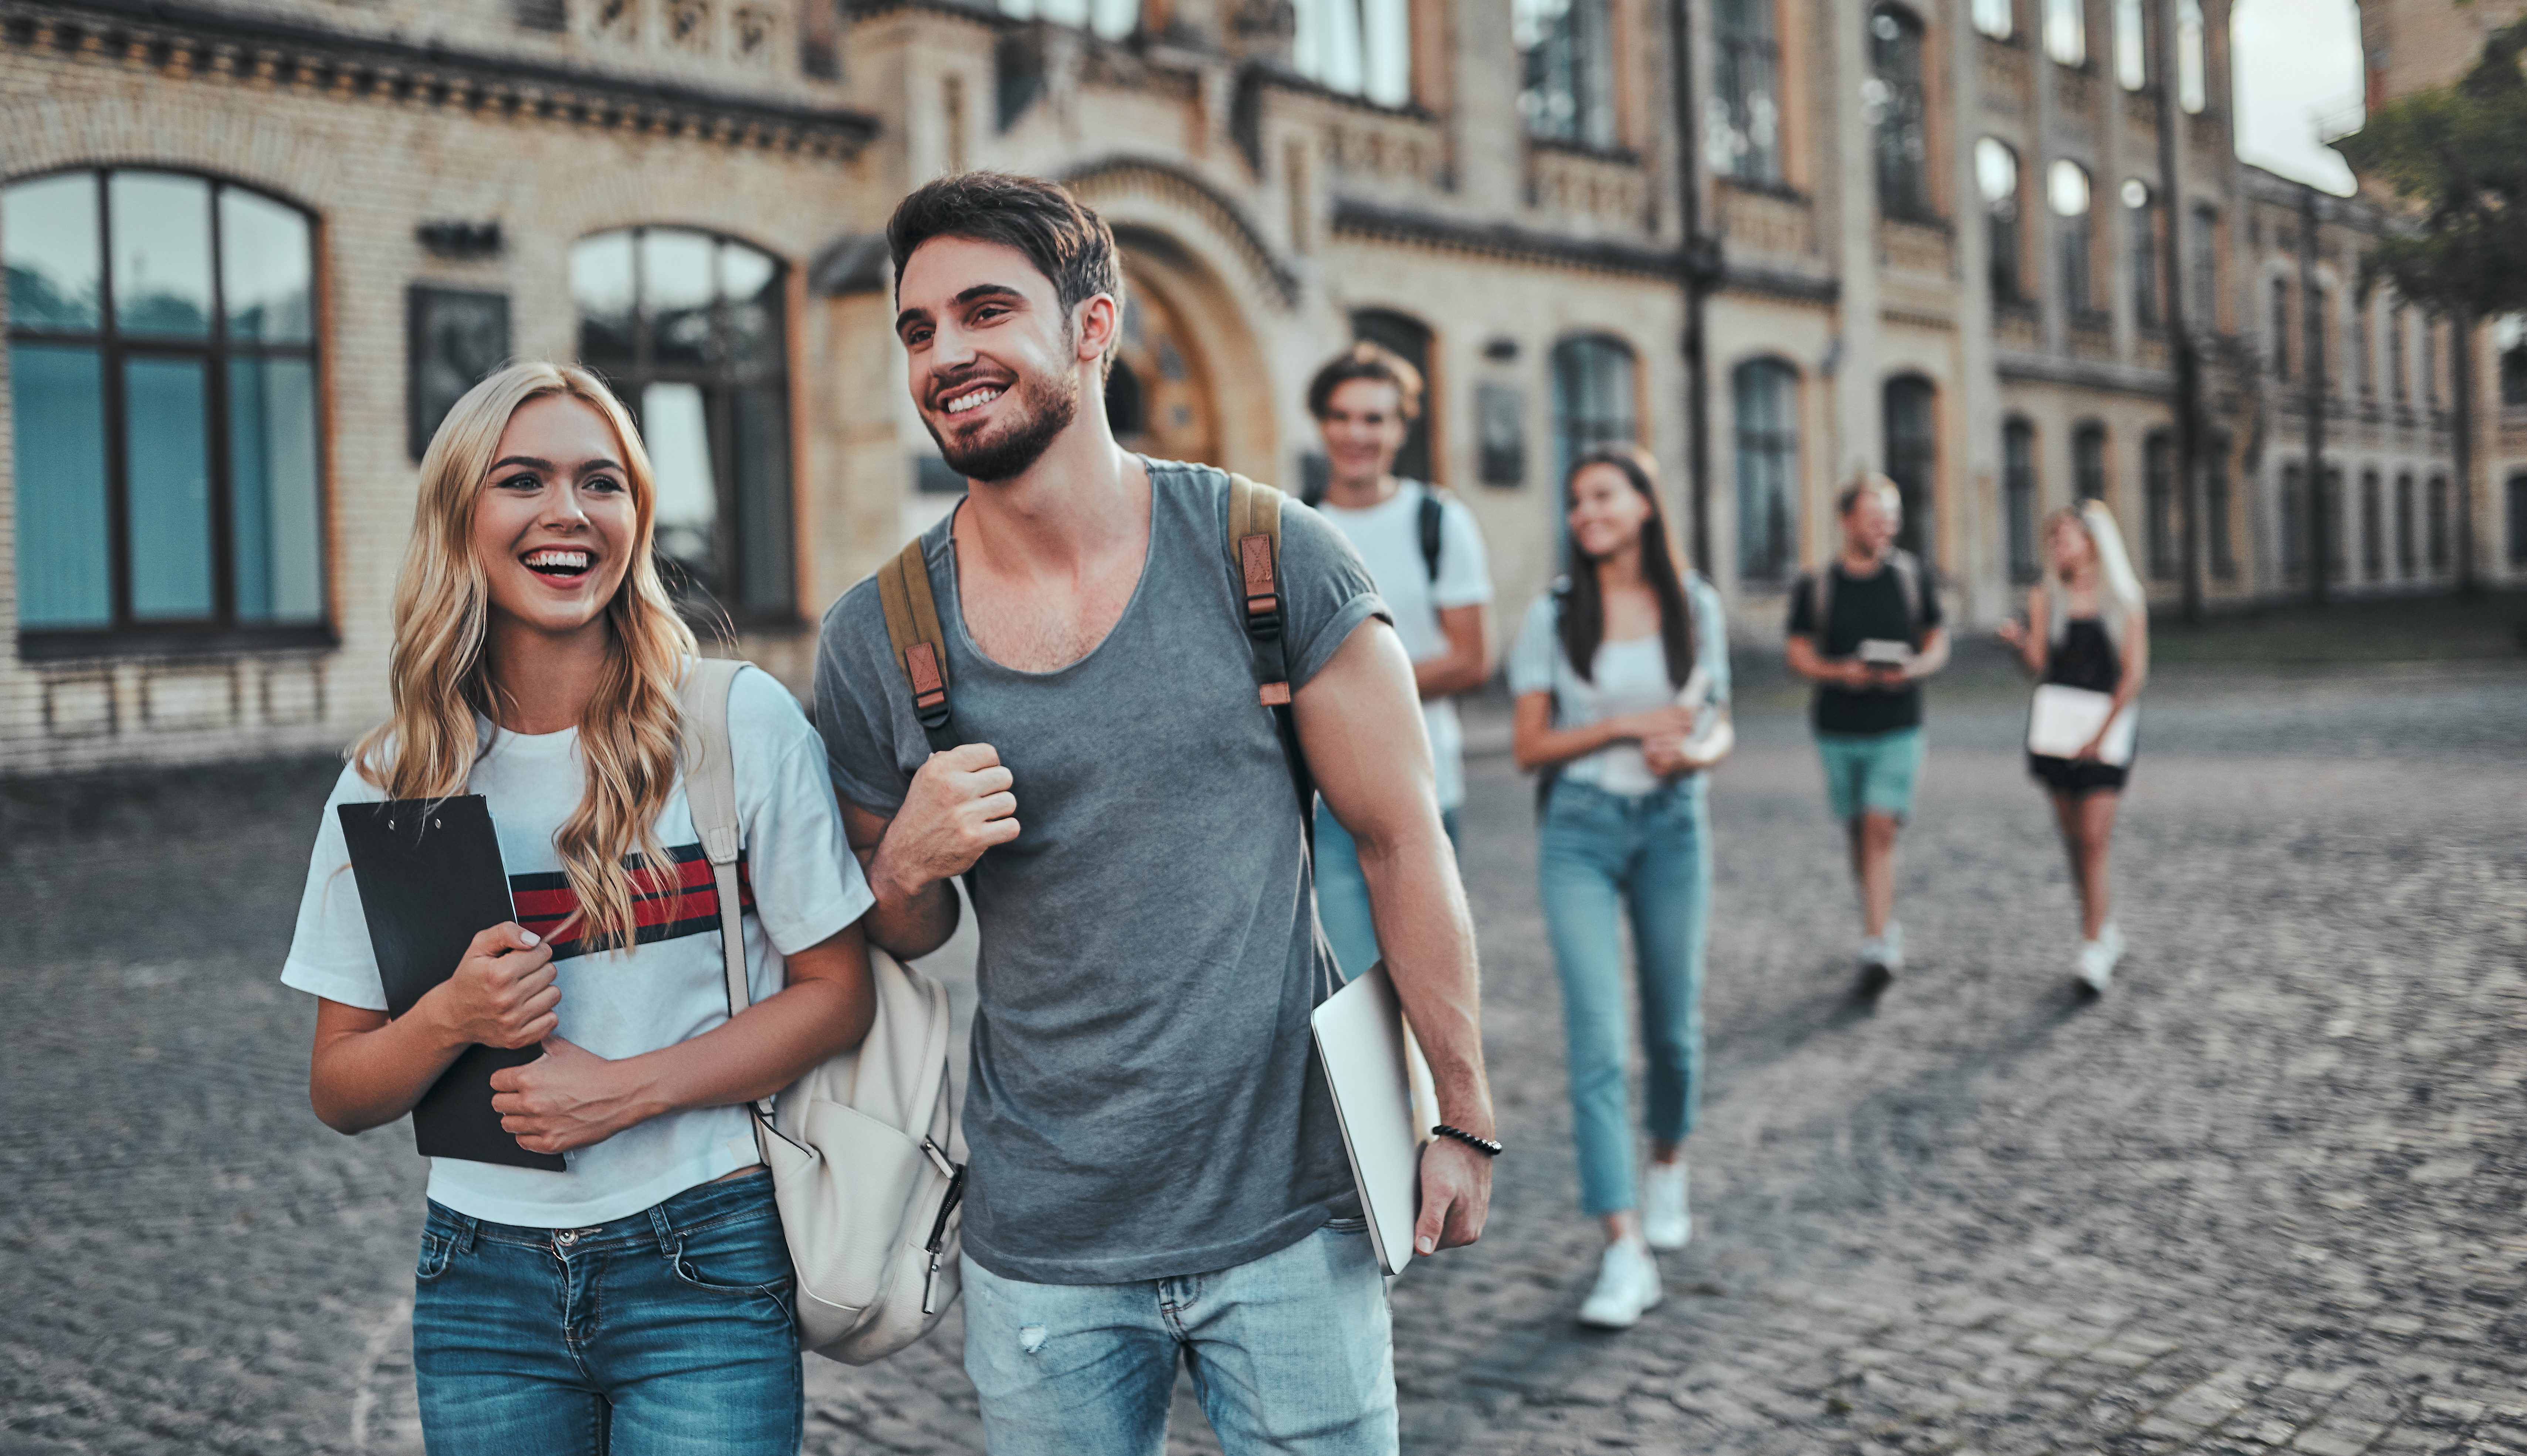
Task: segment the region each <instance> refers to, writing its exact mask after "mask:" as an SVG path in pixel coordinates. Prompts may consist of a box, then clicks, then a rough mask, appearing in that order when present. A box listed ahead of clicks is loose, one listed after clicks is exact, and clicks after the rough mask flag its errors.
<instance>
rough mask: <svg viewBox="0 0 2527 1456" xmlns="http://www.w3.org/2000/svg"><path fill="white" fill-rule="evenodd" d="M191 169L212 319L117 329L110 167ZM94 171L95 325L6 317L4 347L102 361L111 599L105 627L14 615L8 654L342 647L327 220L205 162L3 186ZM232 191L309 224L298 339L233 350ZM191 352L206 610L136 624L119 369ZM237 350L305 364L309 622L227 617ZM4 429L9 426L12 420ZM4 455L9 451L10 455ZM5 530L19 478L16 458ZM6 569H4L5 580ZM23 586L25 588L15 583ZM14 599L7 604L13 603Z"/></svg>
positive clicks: (83, 167) (232, 568)
mask: <svg viewBox="0 0 2527 1456" xmlns="http://www.w3.org/2000/svg"><path fill="white" fill-rule="evenodd" d="M118 173H124V174H141V175H151V176H180V177H189V178H192V179H194V180H197V181H200V182H201V183H203V185H204V187H205V189H206V199H205V206H206V209H207V212H208V214H209V219H208V221H209V231H208V237H209V242H210V255H209V273H210V279H209V281H210V295H209V314H210V318H209V324H210V326H209V328H208V330H207V331H206V332H205V333H204V334H203V335H202V336H201V337H200V338H198V339H194V338H187V337H182V336H179V335H161V334H142V335H138V336H137V337H133V336H129V335H127V334H126V333H125V331H124V329H123V326H122V325H121V323H120V321H119V320H118V319H117V318H116V317H115V280H114V273H115V267H114V241H115V240H114V226H113V224H114V200H113V190H114V189H113V178H114V176H115V175H116V174H118ZM81 175H84V176H91V177H93V178H95V183H94V185H95V189H96V208H97V214H96V223H97V265H98V273H97V324H96V327H95V328H93V329H85V330H82V329H61V328H38V327H33V326H26V325H23V324H20V323H19V322H18V321H17V320H16V319H15V318H12V319H10V320H9V321H8V326H7V327H6V329H5V330H4V331H0V333H5V337H0V347H7V348H9V349H11V350H15V349H16V348H17V346H19V345H20V344H34V345H51V346H54V347H66V348H85V349H93V350H95V353H96V360H97V370H98V416H99V421H100V426H101V428H102V430H103V439H102V441H101V443H102V445H103V447H104V460H103V462H102V464H103V469H104V476H105V507H106V523H105V531H106V573H107V601H108V612H109V614H110V616H111V621H110V622H109V623H108V624H107V625H106V626H104V627H34V628H29V627H26V626H25V625H24V624H23V620H22V621H21V623H20V625H19V627H18V628H17V637H18V657H19V659H20V660H21V661H25V662H43V661H59V660H64V659H72V658H104V657H143V656H159V655H168V656H208V655H219V654H227V653H237V652H264V651H285V650H288V649H291V648H331V647H335V646H338V645H340V642H341V636H340V633H339V630H338V628H337V625H336V622H335V601H334V572H333V566H334V561H333V551H332V549H331V548H332V544H333V534H332V530H333V504H334V503H333V474H332V465H331V453H332V452H331V448H330V447H331V445H332V439H331V428H330V426H331V423H332V419H333V408H332V399H331V393H332V391H331V388H330V380H329V378H328V377H327V373H326V361H327V358H328V356H329V353H330V351H329V350H328V349H327V348H326V347H325V332H326V320H327V313H328V311H327V307H326V291H327V290H326V271H325V224H324V218H323V216H322V215H321V214H319V213H318V212H317V211H316V210H315V209H313V208H310V207H307V206H305V205H304V204H302V203H300V202H298V201H297V200H295V199H294V198H290V197H287V196H284V195H283V194H281V193H279V192H275V191H272V190H270V189H269V188H266V187H261V186H257V185H255V184H254V183H251V182H245V181H240V180H238V179H236V178H234V177H232V176H228V175H226V174H224V173H218V172H213V171H211V170H209V169H207V168H199V167H183V166H163V165H132V164H124V163H81V164H77V165H74V166H69V167H55V168H48V169H46V170H43V171H40V172H30V173H26V174H24V175H21V176H12V177H9V178H7V179H6V180H5V181H4V182H0V190H6V189H8V188H15V187H19V186H23V185H25V184H26V183H29V182H38V181H43V180H46V179H48V178H52V177H59V176H81ZM230 189H233V190H235V191H239V192H243V193H245V194H247V195H249V196H252V197H255V198H258V199H260V200H262V201H264V202H268V203H271V204H273V205H275V206H277V207H282V208H285V209H287V210H288V211H290V212H291V213H294V214H296V215H297V216H298V217H299V218H300V219H302V220H303V221H304V222H305V223H306V225H307V267H308V275H307V290H308V321H307V337H306V339H305V340H303V341H293V342H286V343H267V342H263V341H246V342H244V343H243V344H242V346H240V343H239V341H237V340H234V339H232V337H231V336H230V331H229V310H228V270H227V268H225V267H224V266H223V264H224V261H225V260H224V255H223V251H222V249H223V245H224V241H225V239H224V237H223V232H224V229H225V222H224V220H223V218H222V216H221V207H220V196H221V193H222V192H223V191H226V190H230ZM135 357H137V358H142V359H182V360H189V361H199V363H200V364H201V367H202V450H203V459H204V466H205V478H206V484H207V489H208V494H209V499H208V501H207V502H206V516H207V523H208V530H209V535H210V541H209V547H210V568H211V611H210V614H209V615H208V616H207V617H204V618H200V619H191V620H147V621H144V620H141V619H138V618H135V617H134V616H133V615H132V606H131V593H132V577H133V571H132V564H131V472H130V458H129V457H130V428H131V416H130V401H129V398H128V397H127V390H126V388H125V378H124V374H125V368H124V367H125V365H126V363H127V362H128V361H129V360H130V359H132V358H135ZM237 359H292V360H301V361H304V362H305V364H306V365H307V371H308V377H309V388H310V400H309V403H310V407H311V412H312V415H313V421H314V428H313V430H312V431H311V433H312V436H313V441H314V447H315V457H316V458H315V461H314V470H315V485H316V491H315V511H316V519H315V521H314V522H313V523H312V526H313V528H314V533H315V540H316V573H317V587H316V595H317V601H318V615H317V619H316V620H315V621H314V622H300V623H269V624H267V623H243V622H239V621H238V620H237V617H236V588H237V563H236V478H235V463H236V462H235V456H234V444H235V442H234V440H233V438H232V430H231V411H232V398H231V390H230V373H231V371H230V365H231V364H232V361H235V360H237ZM16 427H17V426H16V425H14V424H13V428H16ZM12 456H13V460H14V458H15V452H14V450H13V452H12ZM11 483H12V495H11V503H12V516H13V520H12V523H11V524H12V529H13V533H14V528H15V519H14V518H15V513H16V510H17V503H18V501H20V500H22V499H23V498H24V496H25V494H26V485H25V482H24V481H23V480H21V479H19V478H18V477H17V474H16V468H15V467H14V466H13V467H12V476H11ZM14 580H15V577H13V581H14ZM19 591H20V592H23V587H20V588H19ZM17 600H23V596H22V595H20V596H18V597H16V599H15V600H13V603H12V605H13V608H14V607H15V606H16V601H17Z"/></svg>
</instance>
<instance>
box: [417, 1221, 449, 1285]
mask: <svg viewBox="0 0 2527 1456" xmlns="http://www.w3.org/2000/svg"><path fill="white" fill-rule="evenodd" d="M455 1250H456V1240H455V1239H453V1238H450V1237H449V1236H447V1235H446V1234H445V1233H443V1232H441V1231H439V1230H437V1229H424V1230H421V1257H420V1258H419V1259H416V1260H415V1261H413V1266H412V1279H413V1282H415V1283H417V1284H426V1283H429V1282H430V1281H431V1280H435V1279H437V1278H438V1277H439V1276H440V1275H442V1274H445V1273H446V1272H447V1260H448V1256H449V1255H451V1254H453V1253H454V1252H455Z"/></svg>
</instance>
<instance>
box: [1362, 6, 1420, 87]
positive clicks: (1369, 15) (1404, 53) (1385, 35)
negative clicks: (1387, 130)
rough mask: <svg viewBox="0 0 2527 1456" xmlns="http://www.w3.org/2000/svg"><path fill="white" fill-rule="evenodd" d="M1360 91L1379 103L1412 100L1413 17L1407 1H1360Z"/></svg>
mask: <svg viewBox="0 0 2527 1456" xmlns="http://www.w3.org/2000/svg"><path fill="white" fill-rule="evenodd" d="M1361 53H1362V56H1361V69H1362V73H1363V75H1362V85H1361V90H1362V94H1364V95H1366V96H1367V97H1368V99H1369V100H1371V101H1374V102H1376V103H1377V104H1378V105H1380V106H1402V105H1404V104H1405V103H1406V102H1408V101H1411V100H1412V99H1413V18H1412V15H1411V13H1410V12H1409V11H1408V10H1407V8H1406V0H1361Z"/></svg>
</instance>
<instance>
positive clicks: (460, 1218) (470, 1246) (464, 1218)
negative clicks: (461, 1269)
mask: <svg viewBox="0 0 2527 1456" xmlns="http://www.w3.org/2000/svg"><path fill="white" fill-rule="evenodd" d="M482 1228H483V1221H482V1220H481V1219H478V1218H476V1217H474V1216H473V1215H472V1214H458V1215H456V1239H455V1243H456V1252H458V1253H460V1254H470V1253H472V1252H474V1237H475V1235H476V1234H477V1233H479V1232H480V1231H481V1230H482Z"/></svg>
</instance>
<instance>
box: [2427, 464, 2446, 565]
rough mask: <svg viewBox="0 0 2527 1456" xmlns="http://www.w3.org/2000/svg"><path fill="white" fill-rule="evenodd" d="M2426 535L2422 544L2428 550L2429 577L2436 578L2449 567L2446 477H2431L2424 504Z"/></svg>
mask: <svg viewBox="0 0 2527 1456" xmlns="http://www.w3.org/2000/svg"><path fill="white" fill-rule="evenodd" d="M2426 509H2427V510H2428V513H2429V515H2428V520H2427V522H2426V525H2427V527H2428V533H2427V535H2426V536H2425V538H2424V544H2425V545H2426V546H2427V547H2428V549H2429V556H2428V558H2427V559H2428V560H2429V562H2430V566H2431V575H2433V576H2438V575H2439V574H2440V573H2442V572H2445V571H2447V570H2448V565H2449V488H2448V477H2446V476H2433V477H2431V490H2430V498H2429V500H2428V501H2427V502H2426Z"/></svg>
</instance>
